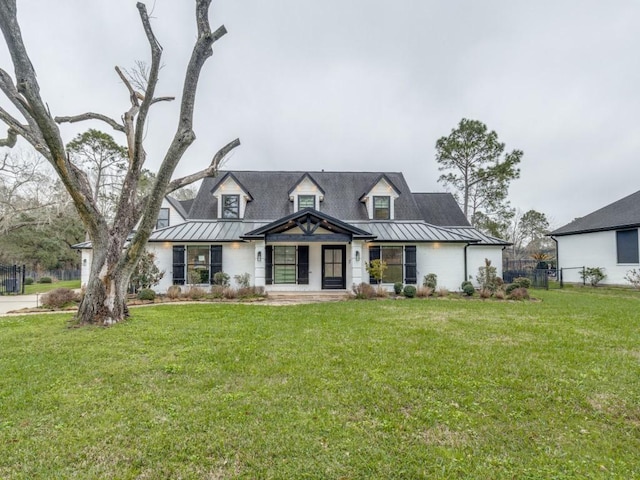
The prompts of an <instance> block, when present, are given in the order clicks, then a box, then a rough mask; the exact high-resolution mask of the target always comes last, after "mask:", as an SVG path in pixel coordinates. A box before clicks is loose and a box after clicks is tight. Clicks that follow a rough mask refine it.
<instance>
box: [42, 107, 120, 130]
mask: <svg viewBox="0 0 640 480" xmlns="http://www.w3.org/2000/svg"><path fill="white" fill-rule="evenodd" d="M54 120H55V121H56V123H76V122H84V121H86V120H101V121H103V122H105V123H106V124H108V125H109V126H111V128H113V129H114V130H117V131H119V132H124V127H123V126H122V125H121V124H119V123H118V122H116V121H115V120H114V119H113V118H109V117H107V116H106V115H103V114H101V113H95V112H87V113H81V114H80V115H72V116H67V117H55V118H54Z"/></svg>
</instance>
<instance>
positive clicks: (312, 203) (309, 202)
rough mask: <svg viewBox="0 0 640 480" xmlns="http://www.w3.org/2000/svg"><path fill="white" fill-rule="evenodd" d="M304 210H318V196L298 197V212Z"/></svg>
mask: <svg viewBox="0 0 640 480" xmlns="http://www.w3.org/2000/svg"><path fill="white" fill-rule="evenodd" d="M303 208H316V196H315V195H298V210H302V209H303Z"/></svg>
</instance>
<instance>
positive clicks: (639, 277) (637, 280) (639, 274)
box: [24, 268, 640, 288]
mask: <svg viewBox="0 0 640 480" xmlns="http://www.w3.org/2000/svg"><path fill="white" fill-rule="evenodd" d="M624 279H625V280H626V281H627V282H629V283H630V284H631V285H633V287H635V288H640V270H636V269H635V268H634V269H632V270H629V271H628V272H627V274H626V275H625V276H624ZM24 283H26V284H27V285H29V284H28V283H27V281H26V279H25V281H24Z"/></svg>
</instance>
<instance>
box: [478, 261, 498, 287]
mask: <svg viewBox="0 0 640 480" xmlns="http://www.w3.org/2000/svg"><path fill="white" fill-rule="evenodd" d="M476 280H477V281H478V283H479V284H480V289H481V290H489V291H491V292H495V291H496V289H497V288H498V285H497V284H496V267H493V266H491V260H489V259H488V258H485V259H484V267H480V268H479V269H478V275H477V276H476Z"/></svg>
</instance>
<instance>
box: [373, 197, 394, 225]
mask: <svg viewBox="0 0 640 480" xmlns="http://www.w3.org/2000/svg"><path fill="white" fill-rule="evenodd" d="M390 218H391V198H390V197H386V196H385V197H381V196H374V197H373V219H374V220H389V219H390Z"/></svg>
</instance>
